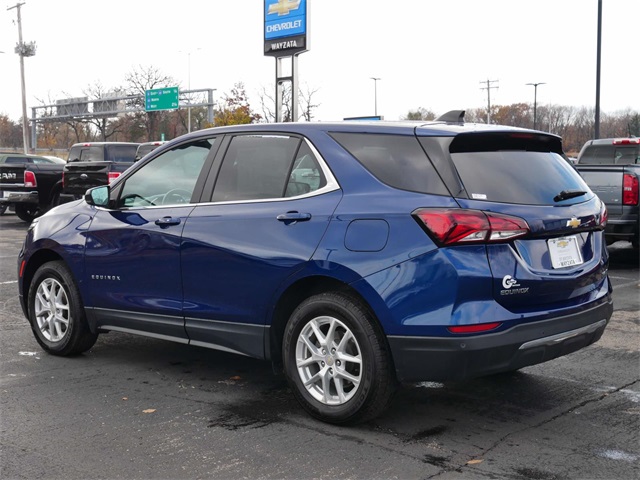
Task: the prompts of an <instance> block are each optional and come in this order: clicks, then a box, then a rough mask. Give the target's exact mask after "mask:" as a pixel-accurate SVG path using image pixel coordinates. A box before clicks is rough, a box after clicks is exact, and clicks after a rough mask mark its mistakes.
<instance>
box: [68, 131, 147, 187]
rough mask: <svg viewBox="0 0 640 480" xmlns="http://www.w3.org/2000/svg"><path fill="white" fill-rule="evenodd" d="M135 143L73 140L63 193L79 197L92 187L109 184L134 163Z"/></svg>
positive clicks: (136, 145) (136, 146)
mask: <svg viewBox="0 0 640 480" xmlns="http://www.w3.org/2000/svg"><path fill="white" fill-rule="evenodd" d="M138 145H139V144H138V143H128V142H90V143H76V144H75V145H72V146H71V149H70V150H69V161H68V162H67V165H65V168H64V193H65V194H69V195H73V196H74V197H75V198H80V197H81V196H82V195H84V193H85V192H86V191H87V190H88V189H90V188H93V187H97V186H100V185H108V184H110V183H111V182H112V181H113V180H115V179H116V178H118V177H119V176H120V175H121V174H122V172H124V171H125V170H126V169H127V168H129V167H130V166H131V165H133V163H134V161H135V158H136V150H137V148H138Z"/></svg>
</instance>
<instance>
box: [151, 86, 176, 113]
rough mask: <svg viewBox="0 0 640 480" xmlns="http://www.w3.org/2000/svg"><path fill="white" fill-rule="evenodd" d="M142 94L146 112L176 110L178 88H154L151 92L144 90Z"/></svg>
mask: <svg viewBox="0 0 640 480" xmlns="http://www.w3.org/2000/svg"><path fill="white" fill-rule="evenodd" d="M144 93H145V95H144V97H145V102H144V103H145V110H146V111H147V112H157V111H159V110H175V109H176V108H178V87H167V88H154V89H153V90H145V92H144Z"/></svg>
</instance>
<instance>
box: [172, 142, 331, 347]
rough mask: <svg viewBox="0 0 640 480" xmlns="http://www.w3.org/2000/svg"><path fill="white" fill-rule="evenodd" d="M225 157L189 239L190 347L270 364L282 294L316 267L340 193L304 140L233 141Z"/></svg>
mask: <svg viewBox="0 0 640 480" xmlns="http://www.w3.org/2000/svg"><path fill="white" fill-rule="evenodd" d="M221 149H223V150H224V151H225V153H224V158H223V159H222V160H221V166H220V168H219V173H218V174H217V179H216V181H215V188H214V189H213V193H212V197H211V200H212V201H211V202H210V203H208V204H202V205H198V206H197V207H196V208H195V209H194V211H193V213H192V214H191V215H190V216H189V219H188V220H187V223H186V226H185V229H184V232H183V241H184V244H183V250H182V251H183V254H182V271H183V279H184V296H185V317H186V318H185V321H186V329H187V333H188V335H189V337H190V339H191V343H192V344H195V345H204V346H209V347H213V348H219V349H223V350H230V351H234V352H239V353H244V354H247V355H251V356H256V357H262V356H263V355H264V341H263V340H264V331H265V330H264V326H265V322H266V312H267V311H268V310H269V309H270V308H272V307H273V304H272V302H273V301H274V294H275V292H276V291H277V290H278V288H280V286H281V285H282V284H283V283H284V282H285V280H286V279H287V277H289V276H290V275H292V274H294V273H295V272H296V271H298V270H300V269H301V268H303V267H304V266H305V264H306V263H307V262H308V261H309V259H310V258H311V256H312V255H313V253H314V251H315V249H316V247H317V245H318V244H319V243H320V240H321V238H322V236H323V235H324V232H325V231H326V229H327V226H328V225H329V220H330V218H331V215H332V214H333V212H334V210H335V208H336V206H337V205H338V203H339V201H340V199H341V198H342V192H341V191H340V190H339V187H338V184H337V182H336V181H335V179H334V178H333V176H332V174H331V171H330V170H329V169H328V168H327V167H326V165H325V164H324V162H323V161H322V159H321V158H319V156H318V155H317V154H316V152H315V151H314V150H313V148H312V147H311V145H310V144H309V143H308V142H307V141H306V140H304V139H302V138H300V137H297V136H293V135H287V134H268V135H262V134H244V135H235V136H232V137H230V138H228V139H227V144H226V145H222V147H221ZM216 163H218V160H217V161H216Z"/></svg>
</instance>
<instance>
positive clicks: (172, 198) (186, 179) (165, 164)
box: [118, 138, 215, 207]
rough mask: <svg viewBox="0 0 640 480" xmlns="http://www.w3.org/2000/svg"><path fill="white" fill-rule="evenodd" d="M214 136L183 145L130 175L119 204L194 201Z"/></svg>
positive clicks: (126, 205) (141, 205) (146, 205)
mask: <svg viewBox="0 0 640 480" xmlns="http://www.w3.org/2000/svg"><path fill="white" fill-rule="evenodd" d="M214 142H215V138H210V139H205V140H198V141H196V142H192V143H188V144H184V145H180V146H178V147H176V148H174V149H172V150H169V151H168V152H165V153H163V154H162V155H160V156H159V157H156V158H154V159H153V161H151V162H149V163H147V164H146V165H144V166H143V167H142V168H141V169H140V170H137V171H136V172H135V173H134V174H133V175H131V176H130V177H129V178H127V180H126V182H125V184H124V186H123V188H122V191H121V192H120V199H119V201H118V205H119V206H120V207H149V206H156V205H164V206H166V205H180V204H185V203H190V202H191V197H192V196H193V190H194V188H195V186H196V181H197V180H198V177H199V176H200V172H201V170H202V167H203V165H204V162H205V160H206V159H207V155H208V154H209V151H210V150H211V147H212V146H213V144H214Z"/></svg>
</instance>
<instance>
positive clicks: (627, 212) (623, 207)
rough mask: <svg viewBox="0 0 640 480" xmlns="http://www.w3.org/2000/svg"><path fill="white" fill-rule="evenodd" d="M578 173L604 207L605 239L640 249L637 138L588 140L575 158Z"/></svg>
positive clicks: (638, 150) (639, 172) (638, 145)
mask: <svg viewBox="0 0 640 480" xmlns="http://www.w3.org/2000/svg"><path fill="white" fill-rule="evenodd" d="M576 168H577V170H578V171H579V172H580V174H581V175H582V177H583V178H584V180H585V182H587V185H589V187H590V188H591V190H592V191H593V192H594V193H595V194H597V195H598V196H599V197H600V199H601V200H602V201H603V202H604V203H605V205H606V206H607V210H608V212H609V220H608V221H607V228H606V229H605V232H604V233H605V239H606V241H607V243H609V244H611V243H614V242H616V241H617V240H626V241H629V242H631V244H632V245H633V247H634V248H636V249H637V248H638V247H639V246H640V205H639V203H640V202H639V199H640V188H639V183H640V138H603V139H599V140H589V141H588V142H587V143H585V145H584V146H583V147H582V150H581V151H580V154H579V155H578V162H577V165H576Z"/></svg>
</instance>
